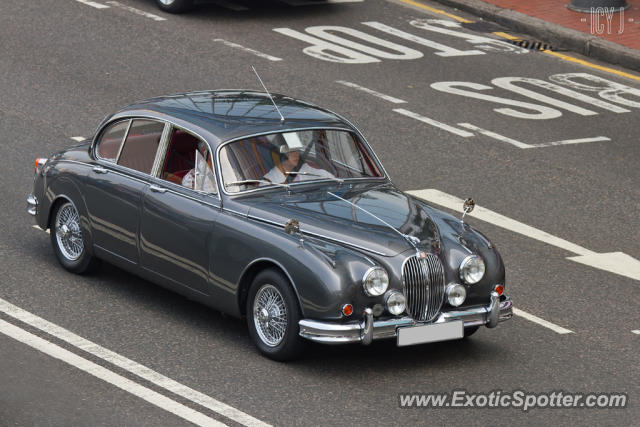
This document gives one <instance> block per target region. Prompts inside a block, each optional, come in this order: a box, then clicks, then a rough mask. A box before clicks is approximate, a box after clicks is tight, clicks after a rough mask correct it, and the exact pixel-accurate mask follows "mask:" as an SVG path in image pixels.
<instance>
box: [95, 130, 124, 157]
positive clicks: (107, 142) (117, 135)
mask: <svg viewBox="0 0 640 427" xmlns="http://www.w3.org/2000/svg"><path fill="white" fill-rule="evenodd" d="M127 126H129V120H123V121H121V122H117V123H113V124H111V125H109V126H108V127H107V130H105V131H104V132H103V134H102V136H101V137H100V141H98V148H97V150H96V153H97V154H98V157H100V158H101V159H103V160H108V161H110V162H115V161H116V159H117V158H118V152H119V151H120V146H121V145H122V140H123V139H124V133H125V132H126V131H127Z"/></svg>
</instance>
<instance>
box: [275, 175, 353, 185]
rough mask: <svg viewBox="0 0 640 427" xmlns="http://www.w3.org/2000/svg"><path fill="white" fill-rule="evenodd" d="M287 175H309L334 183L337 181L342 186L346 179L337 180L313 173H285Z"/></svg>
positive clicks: (333, 177)
mask: <svg viewBox="0 0 640 427" xmlns="http://www.w3.org/2000/svg"><path fill="white" fill-rule="evenodd" d="M284 174H285V175H309V176H317V177H318V178H322V179H330V180H332V181H336V182H339V183H340V184H342V183H343V182H344V179H342V178H337V177H335V176H326V175H318V174H317V173H313V172H285V173H284Z"/></svg>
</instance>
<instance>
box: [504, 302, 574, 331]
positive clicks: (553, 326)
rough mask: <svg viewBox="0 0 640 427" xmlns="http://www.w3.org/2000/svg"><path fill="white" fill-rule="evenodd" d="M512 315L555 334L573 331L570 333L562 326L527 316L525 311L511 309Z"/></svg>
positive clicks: (530, 315) (531, 315)
mask: <svg viewBox="0 0 640 427" xmlns="http://www.w3.org/2000/svg"><path fill="white" fill-rule="evenodd" d="M513 314H515V315H516V316H520V317H523V318H525V319H527V320H529V321H530V322H533V323H537V324H538V325H540V326H544V327H545V328H549V329H551V330H552V331H554V332H557V333H559V334H572V333H573V331H570V330H569V329H565V328H563V327H562V326H558V325H556V324H555V323H551V322H547V321H546V320H544V319H541V318H539V317H538V316H534V315H533V314H529V313H527V312H526V311H522V310H520V309H518V308H515V307H514V309H513Z"/></svg>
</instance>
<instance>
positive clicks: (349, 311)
mask: <svg viewBox="0 0 640 427" xmlns="http://www.w3.org/2000/svg"><path fill="white" fill-rule="evenodd" d="M342 314H344V315H345V316H351V315H352V314H353V306H352V305H351V304H345V305H343V306H342Z"/></svg>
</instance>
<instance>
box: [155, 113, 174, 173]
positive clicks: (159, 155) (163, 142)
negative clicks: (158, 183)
mask: <svg viewBox="0 0 640 427" xmlns="http://www.w3.org/2000/svg"><path fill="white" fill-rule="evenodd" d="M163 123H164V128H163V129H162V135H160V142H159V143H158V149H157V150H156V158H155V159H154V160H153V166H151V174H150V175H151V176H152V177H156V176H158V169H159V168H160V162H161V161H162V160H164V156H165V154H164V153H165V151H166V149H167V145H168V144H169V142H168V138H169V129H171V125H170V124H169V123H167V122H165V121H163Z"/></svg>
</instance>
